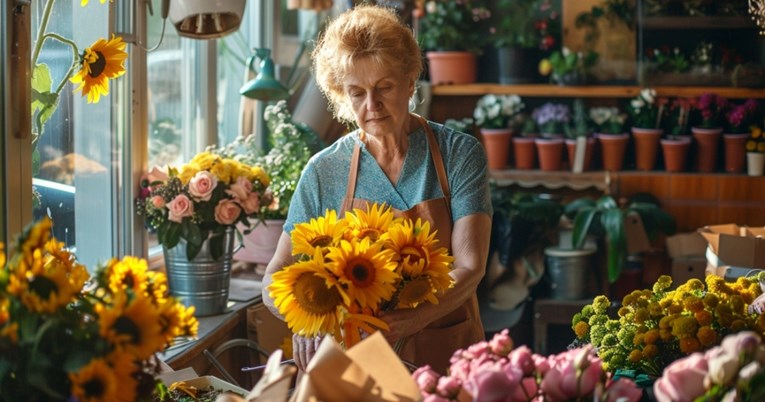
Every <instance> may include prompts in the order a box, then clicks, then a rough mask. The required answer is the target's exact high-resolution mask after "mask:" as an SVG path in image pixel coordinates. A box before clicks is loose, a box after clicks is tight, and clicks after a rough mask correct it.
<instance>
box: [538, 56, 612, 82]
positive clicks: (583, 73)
mask: <svg viewBox="0 0 765 402" xmlns="http://www.w3.org/2000/svg"><path fill="white" fill-rule="evenodd" d="M599 57H600V56H599V54H598V52H596V51H594V50H586V51H578V52H574V51H572V50H571V49H569V48H567V47H565V46H564V47H563V48H562V49H561V50H556V51H554V52H552V54H550V57H548V58H545V59H542V60H541V61H540V62H539V63H540V64H539V72H540V74H542V75H550V80H551V81H552V82H554V83H556V84H558V85H587V84H590V83H591V82H592V80H593V78H592V76H591V74H590V69H591V68H592V67H593V66H594V65H595V64H596V63H597V62H598V58H599Z"/></svg>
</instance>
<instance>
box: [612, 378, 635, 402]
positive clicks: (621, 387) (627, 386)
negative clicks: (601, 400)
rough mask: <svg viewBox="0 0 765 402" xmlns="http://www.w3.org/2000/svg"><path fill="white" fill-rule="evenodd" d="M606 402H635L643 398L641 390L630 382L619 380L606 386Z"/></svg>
mask: <svg viewBox="0 0 765 402" xmlns="http://www.w3.org/2000/svg"><path fill="white" fill-rule="evenodd" d="M606 396H607V397H608V399H606V402H637V401H639V400H640V398H642V397H643V390H642V389H640V387H638V386H637V385H636V384H635V383H634V382H633V381H632V380H630V379H627V378H620V379H618V380H616V381H613V382H610V383H609V384H608V385H607V386H606Z"/></svg>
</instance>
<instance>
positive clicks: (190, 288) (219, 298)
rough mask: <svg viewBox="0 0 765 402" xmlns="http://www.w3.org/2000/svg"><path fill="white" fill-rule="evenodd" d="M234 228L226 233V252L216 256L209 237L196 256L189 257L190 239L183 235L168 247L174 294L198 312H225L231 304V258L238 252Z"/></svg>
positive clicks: (224, 240)
mask: <svg viewBox="0 0 765 402" xmlns="http://www.w3.org/2000/svg"><path fill="white" fill-rule="evenodd" d="M234 233H235V232H234V229H233V228H228V229H226V232H225V234H224V235H223V255H222V256H221V257H220V259H219V260H217V261H216V260H213V258H212V256H211V255H210V245H209V241H208V240H205V241H204V243H203V244H202V249H201V250H200V251H199V254H197V256H196V257H194V259H193V260H191V261H189V260H188V258H186V241H185V240H183V239H181V240H180V241H179V242H178V244H177V245H176V246H175V247H173V248H171V249H168V248H165V247H163V248H164V252H165V270H166V272H167V281H168V287H169V288H170V294H171V295H173V296H175V297H177V298H178V299H179V300H180V301H181V302H182V303H183V304H184V305H186V306H195V307H196V309H195V312H194V315H196V316H206V315H215V314H221V313H223V312H224V311H225V310H226V306H227V304H228V287H229V283H230V281H231V262H232V259H233V255H234V238H235V237H234Z"/></svg>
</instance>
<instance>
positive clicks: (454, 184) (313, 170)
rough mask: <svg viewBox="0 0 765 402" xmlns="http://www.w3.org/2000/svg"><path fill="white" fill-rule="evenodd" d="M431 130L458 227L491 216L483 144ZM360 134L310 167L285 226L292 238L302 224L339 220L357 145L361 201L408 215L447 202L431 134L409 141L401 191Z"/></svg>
mask: <svg viewBox="0 0 765 402" xmlns="http://www.w3.org/2000/svg"><path fill="white" fill-rule="evenodd" d="M428 124H429V125H430V127H431V129H432V130H433V133H434V134H435V138H436V140H437V141H438V146H439V148H440V150H441V155H442V158H443V160H444V166H445V168H446V176H447V178H448V181H449V191H450V192H451V211H452V221H457V220H458V219H459V218H461V217H463V216H467V215H472V214H475V213H479V212H483V213H486V214H488V215H491V214H492V205H491V197H490V194H489V184H488V174H487V164H486V154H485V152H484V149H483V146H482V145H481V143H480V142H479V141H478V140H477V139H476V138H475V137H473V136H471V135H468V134H465V133H461V132H458V131H454V130H452V129H449V128H446V127H444V126H443V125H441V124H438V123H433V122H428ZM359 134H360V131H359V130H356V131H353V132H352V133H350V134H348V135H346V136H343V137H341V138H340V139H338V140H337V141H336V142H335V143H334V144H332V145H330V146H329V147H327V148H325V149H323V150H322V151H320V152H319V153H317V154H316V155H314V156H313V157H312V158H311V160H310V161H308V164H307V165H306V167H305V169H304V170H303V173H302V175H301V176H300V181H299V182H298V185H297V188H296V190H295V194H294V195H293V197H292V201H291V203H290V209H289V213H288V215H287V221H286V222H285V225H284V230H285V231H286V232H287V233H290V232H291V231H292V229H293V228H294V227H295V225H296V224H298V223H302V222H308V221H309V220H310V219H312V218H316V217H319V216H322V215H324V213H325V212H326V210H327V209H333V210H335V211H337V212H338V214H339V212H340V208H342V205H343V198H345V193H346V188H347V187H348V175H349V173H350V164H351V156H352V154H353V147H354V146H355V145H356V144H360V146H361V158H360V163H359V171H358V174H357V179H356V193H355V195H354V197H355V198H363V199H366V200H369V201H373V202H379V203H386V204H388V205H390V206H392V207H393V208H395V209H398V210H402V211H404V210H407V209H409V208H412V207H413V206H414V205H416V204H419V203H421V202H423V201H426V200H429V199H433V198H440V197H443V193H442V191H441V187H440V185H439V183H438V175H437V174H436V169H435V167H434V165H433V160H432V158H431V156H430V148H429V147H428V140H427V134H426V133H425V130H424V129H423V128H422V127H420V128H419V129H418V130H417V131H415V132H413V133H411V134H410V135H409V148H408V149H407V153H406V158H405V159H404V166H403V167H402V169H401V173H400V176H399V179H398V182H397V183H396V184H395V185H394V184H393V183H391V182H390V180H389V179H388V177H387V176H386V175H385V172H383V170H382V168H381V167H380V165H378V164H377V161H376V160H375V158H374V157H373V156H372V155H371V154H370V153H369V151H368V150H367V149H366V147H365V145H364V143H363V142H362V141H361V140H360V139H359ZM338 218H340V216H338Z"/></svg>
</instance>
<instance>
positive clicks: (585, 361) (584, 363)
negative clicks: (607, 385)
mask: <svg viewBox="0 0 765 402" xmlns="http://www.w3.org/2000/svg"><path fill="white" fill-rule="evenodd" d="M550 360H551V367H550V370H549V371H547V374H545V376H544V378H543V379H542V384H541V385H540V387H541V388H542V392H544V393H545V395H548V396H550V398H552V399H553V400H568V399H576V398H578V397H582V396H586V395H589V394H591V393H592V392H593V391H594V390H595V386H596V385H597V384H598V383H599V382H600V377H601V375H602V374H603V369H602V365H601V362H600V359H598V358H597V356H595V353H594V351H593V349H592V346H591V345H588V346H587V347H585V348H581V349H574V350H569V351H567V352H563V353H561V354H559V355H557V356H550Z"/></svg>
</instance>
